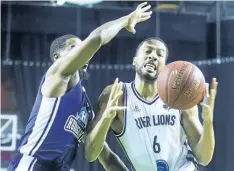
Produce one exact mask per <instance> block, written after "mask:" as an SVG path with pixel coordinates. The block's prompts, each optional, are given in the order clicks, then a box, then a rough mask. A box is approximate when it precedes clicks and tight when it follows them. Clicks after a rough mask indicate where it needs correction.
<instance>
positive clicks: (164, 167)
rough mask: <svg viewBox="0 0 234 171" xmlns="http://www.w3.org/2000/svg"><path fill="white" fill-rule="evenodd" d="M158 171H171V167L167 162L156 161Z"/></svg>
mask: <svg viewBox="0 0 234 171" xmlns="http://www.w3.org/2000/svg"><path fill="white" fill-rule="evenodd" d="M156 165H157V169H158V171H169V166H168V164H167V162H166V161H165V160H157V161H156Z"/></svg>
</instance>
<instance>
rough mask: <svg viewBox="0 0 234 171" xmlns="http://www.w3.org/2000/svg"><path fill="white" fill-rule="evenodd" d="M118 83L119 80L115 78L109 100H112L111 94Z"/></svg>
mask: <svg viewBox="0 0 234 171" xmlns="http://www.w3.org/2000/svg"><path fill="white" fill-rule="evenodd" d="M118 81H119V79H118V78H116V79H115V82H114V84H113V85H112V87H111V93H110V97H109V98H110V99H112V97H113V94H114V92H115V90H116V86H117V85H118Z"/></svg>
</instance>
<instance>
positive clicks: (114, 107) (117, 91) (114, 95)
mask: <svg viewBox="0 0 234 171" xmlns="http://www.w3.org/2000/svg"><path fill="white" fill-rule="evenodd" d="M122 94H123V91H122V84H121V83H119V79H118V78H116V80H115V82H114V84H113V85H112V88H111V92H110V96H109V100H108V103H107V106H106V109H105V111H104V115H105V117H107V118H110V119H114V118H115V116H116V114H117V111H121V110H125V109H126V107H125V106H118V100H119V98H120V97H121V96H122Z"/></svg>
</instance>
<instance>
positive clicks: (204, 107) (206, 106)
mask: <svg viewBox="0 0 234 171" xmlns="http://www.w3.org/2000/svg"><path fill="white" fill-rule="evenodd" d="M200 105H201V106H202V108H203V109H209V108H210V106H209V105H207V104H205V103H200Z"/></svg>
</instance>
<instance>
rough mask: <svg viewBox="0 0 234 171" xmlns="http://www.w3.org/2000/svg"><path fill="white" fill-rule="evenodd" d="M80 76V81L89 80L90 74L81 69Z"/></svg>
mask: <svg viewBox="0 0 234 171" xmlns="http://www.w3.org/2000/svg"><path fill="white" fill-rule="evenodd" d="M79 76H80V80H88V79H89V73H88V72H87V71H84V70H83V69H79Z"/></svg>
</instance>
